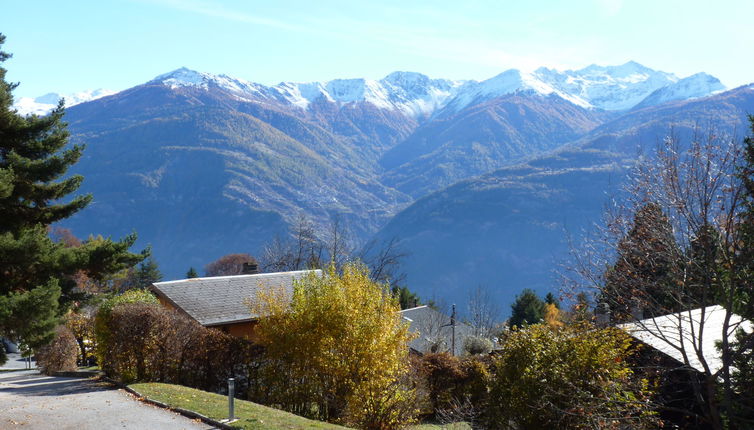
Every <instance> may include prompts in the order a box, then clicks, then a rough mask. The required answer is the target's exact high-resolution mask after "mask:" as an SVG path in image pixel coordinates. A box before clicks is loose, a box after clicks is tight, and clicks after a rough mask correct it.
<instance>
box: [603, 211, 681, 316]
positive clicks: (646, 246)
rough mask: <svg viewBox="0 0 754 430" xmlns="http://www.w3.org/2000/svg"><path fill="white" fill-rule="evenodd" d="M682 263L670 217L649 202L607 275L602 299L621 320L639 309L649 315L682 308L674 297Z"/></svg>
mask: <svg viewBox="0 0 754 430" xmlns="http://www.w3.org/2000/svg"><path fill="white" fill-rule="evenodd" d="M679 262H680V250H679V248H678V245H677V244H676V241H675V237H674V236H673V229H672V227H671V225H670V222H669V221H668V218H667V217H666V216H665V214H664V213H663V212H662V209H661V208H660V206H659V205H657V204H655V203H648V204H645V205H644V206H642V207H640V208H639V210H637V211H636V214H635V215H634V221H633V225H632V226H631V229H630V230H629V232H628V233H627V234H626V236H625V237H624V238H623V239H621V241H620V243H619V244H618V256H617V259H616V262H615V264H614V265H613V267H611V268H610V269H609V270H608V271H607V273H606V275H605V285H604V287H603V289H602V291H601V294H600V298H599V302H600V303H607V304H608V306H609V308H610V312H611V315H612V317H613V318H614V319H615V320H617V321H628V320H631V319H632V318H634V317H636V315H635V313H636V312H637V311H640V312H642V313H643V314H646V315H645V316H656V315H663V314H667V313H672V312H675V311H677V310H679V309H678V302H677V300H676V298H675V297H674V296H673V290H674V287H675V283H676V281H677V280H678V277H679Z"/></svg>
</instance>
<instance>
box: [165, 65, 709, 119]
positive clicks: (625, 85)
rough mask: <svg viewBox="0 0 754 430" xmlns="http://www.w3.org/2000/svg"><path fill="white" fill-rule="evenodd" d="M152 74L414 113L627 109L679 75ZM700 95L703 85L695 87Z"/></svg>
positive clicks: (597, 69)
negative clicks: (519, 106) (251, 78)
mask: <svg viewBox="0 0 754 430" xmlns="http://www.w3.org/2000/svg"><path fill="white" fill-rule="evenodd" d="M155 80H162V82H163V83H165V84H166V85H170V86H171V87H172V86H189V85H190V86H198V87H201V88H205V89H206V88H207V86H208V85H209V83H214V84H216V85H218V86H220V87H223V88H226V89H230V90H231V91H233V92H236V93H239V94H241V93H248V92H254V93H255V94H254V97H259V96H260V95H261V96H267V95H268V94H272V95H273V97H275V98H277V99H278V100H279V101H280V102H283V103H287V104H290V105H294V106H297V107H299V108H301V109H304V110H306V109H308V108H309V106H310V105H311V103H312V102H314V101H315V100H318V99H320V98H323V99H324V100H326V101H329V102H332V103H338V104H349V103H358V102H365V103H370V104H372V105H374V106H376V107H378V108H380V109H387V110H397V111H400V112H403V113H404V114H406V115H410V116H412V117H415V118H418V117H429V116H432V115H434V114H436V113H438V112H439V111H441V110H446V112H451V113H452V112H458V111H460V110H461V109H463V108H465V107H468V106H469V105H472V104H474V103H478V102H482V101H485V100H489V99H492V98H495V97H500V96H503V95H506V94H512V93H516V92H519V91H530V92H532V93H534V94H539V95H557V96H558V97H560V98H563V99H565V100H567V101H569V102H571V103H573V104H575V105H577V106H581V107H583V108H586V109H594V108H597V109H604V110H628V109H631V108H633V107H635V106H637V105H639V104H640V103H642V101H643V100H645V99H647V97H649V96H650V95H651V94H652V93H654V92H655V91H658V90H660V89H662V88H664V87H668V86H671V85H673V84H675V83H677V82H678V81H679V78H678V77H677V76H675V75H674V74H671V73H665V72H662V71H657V70H653V69H650V68H648V67H645V66H643V65H641V64H639V63H637V62H635V61H629V62H627V63H625V64H622V65H618V66H598V65H595V64H592V65H590V66H587V67H584V68H582V69H579V70H565V71H558V70H554V69H548V68H546V67H540V68H539V69H537V70H535V71H534V72H531V73H527V72H522V71H520V70H516V69H510V70H506V71H504V72H502V73H500V74H498V75H497V76H494V77H492V78H490V79H487V80H484V81H481V82H477V81H451V80H446V79H430V78H429V77H427V76H426V75H423V74H421V73H416V72H405V71H396V72H393V73H390V74H389V75H387V76H385V77H384V78H383V79H381V80H379V81H376V80H370V79H363V78H356V79H333V80H330V81H323V82H306V83H296V82H281V83H280V84H277V85H275V86H272V87H264V86H262V85H260V84H252V83H251V82H248V81H243V80H240V79H235V78H230V77H228V76H225V75H219V76H216V75H210V74H206V73H199V72H194V71H191V70H188V69H185V68H183V69H178V70H176V71H174V72H171V73H169V74H166V75H162V76H160V77H158V78H156V79H155ZM696 93H700V95H699V96H702V95H709V94H712V92H709V93H707V94H702V93H704V91H697V92H696Z"/></svg>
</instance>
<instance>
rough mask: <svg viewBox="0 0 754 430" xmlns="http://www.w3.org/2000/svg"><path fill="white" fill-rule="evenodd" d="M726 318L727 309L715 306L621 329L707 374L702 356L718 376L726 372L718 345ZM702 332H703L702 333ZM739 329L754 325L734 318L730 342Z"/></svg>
mask: <svg viewBox="0 0 754 430" xmlns="http://www.w3.org/2000/svg"><path fill="white" fill-rule="evenodd" d="M725 314H726V311H725V308H723V307H722V306H717V305H715V306H708V307H706V308H698V309H692V310H689V311H683V312H678V313H674V314H669V315H663V316H660V317H654V318H647V319H643V320H641V321H636V322H632V323H627V324H621V325H619V326H618V327H619V328H622V329H623V330H626V331H627V332H628V333H629V334H630V335H631V336H633V337H634V338H636V339H638V340H640V341H641V342H643V343H645V344H647V345H649V346H651V347H653V348H654V349H656V350H658V351H661V352H663V353H664V354H666V355H668V356H670V357H672V358H673V359H675V360H676V361H678V362H679V363H683V364H688V365H689V366H691V367H693V368H694V369H696V370H697V371H699V372H702V373H704V366H703V365H702V362H701V360H700V359H699V356H698V355H697V354H698V353H701V356H702V357H703V358H704V361H705V362H706V363H707V365H708V366H709V370H710V372H711V373H712V374H714V373H715V372H717V371H718V370H720V368H722V361H721V353H720V350H719V349H718V348H717V347H716V344H717V343H718V342H720V341H721V340H722V339H723V322H724V319H725ZM702 328H703V331H700V330H701V329H702ZM738 328H743V329H745V330H746V331H747V332H750V331H751V330H752V328H754V324H752V322H751V321H749V320H744V319H743V318H742V317H741V316H739V315H736V314H731V318H730V323H729V327H728V332H727V333H726V334H725V335H726V336H727V337H728V339H729V340H731V341H733V340H734V339H735V338H734V336H735V333H736V330H737V329H738ZM699 333H701V334H702V335H701V336H700V335H699ZM682 351H685V352H686V357H687V358H688V360H686V359H684V354H683V352H682Z"/></svg>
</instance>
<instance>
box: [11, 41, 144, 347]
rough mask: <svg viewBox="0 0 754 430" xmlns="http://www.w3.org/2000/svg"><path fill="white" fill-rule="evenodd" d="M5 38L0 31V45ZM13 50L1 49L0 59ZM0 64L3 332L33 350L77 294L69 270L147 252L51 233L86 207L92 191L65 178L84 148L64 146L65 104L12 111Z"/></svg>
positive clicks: (115, 264) (129, 241)
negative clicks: (34, 111) (41, 111)
mask: <svg viewBox="0 0 754 430" xmlns="http://www.w3.org/2000/svg"><path fill="white" fill-rule="evenodd" d="M4 42H5V36H3V35H2V34H0V48H2V45H3V43H4ZM8 58H10V54H8V53H5V52H3V51H2V50H1V49H0V63H2V62H4V61H5V60H7V59H8ZM5 77H6V70H5V68H3V67H0V335H1V336H5V337H9V338H11V339H13V340H16V341H19V342H21V343H22V344H23V345H25V346H27V347H28V348H31V349H35V348H37V347H39V346H41V345H43V344H44V343H46V342H47V341H48V340H49V339H50V338H51V337H52V334H53V329H54V327H55V325H56V324H57V322H58V321H57V319H58V317H59V315H60V313H61V312H62V311H63V310H64V309H65V308H66V305H67V304H68V303H70V302H71V301H72V300H76V299H81V298H82V293H81V292H78V291H76V288H75V287H76V282H75V279H74V275H75V274H77V273H81V272H83V273H84V274H86V275H87V276H88V277H89V278H91V279H94V280H102V279H104V278H106V277H107V276H109V275H110V274H112V273H115V272H117V271H121V270H123V269H125V268H128V267H131V266H133V265H134V264H137V263H138V262H140V261H141V260H143V259H144V257H145V255H142V254H134V253H131V252H129V251H128V249H129V248H130V247H131V245H133V244H134V242H135V240H136V236H135V235H130V236H128V237H126V238H124V239H123V240H121V241H119V242H114V241H112V240H110V239H103V238H101V237H92V238H90V239H89V240H87V241H85V242H84V243H83V244H82V245H81V246H78V247H67V246H66V245H65V244H64V243H63V242H56V241H53V240H52V239H51V238H50V235H49V228H50V225H51V224H52V223H55V222H57V221H60V220H63V219H65V218H67V217H70V216H71V215H73V214H75V213H76V212H78V211H80V210H81V209H83V208H84V207H86V206H87V205H88V204H89V202H90V201H91V199H92V198H91V196H89V195H79V196H75V197H73V198H69V197H70V196H71V194H72V193H73V192H75V191H76V190H77V189H78V188H79V186H80V185H81V182H82V180H83V178H82V177H81V176H78V175H74V176H69V177H65V174H66V172H67V170H68V168H69V167H70V166H72V165H73V164H75V163H76V162H77V161H78V159H79V157H81V153H82V151H83V147H82V146H80V145H69V144H68V131H67V129H66V124H65V123H64V122H63V121H62V119H63V115H64V109H63V105H62V103H61V104H60V105H59V106H58V107H57V108H56V109H55V110H53V112H52V113H50V114H49V115H47V116H41V117H40V116H37V115H30V116H23V115H20V114H18V112H16V111H15V110H14V109H13V107H12V106H13V96H12V91H13V89H15V88H16V86H17V84H14V83H9V82H7V81H6V79H5Z"/></svg>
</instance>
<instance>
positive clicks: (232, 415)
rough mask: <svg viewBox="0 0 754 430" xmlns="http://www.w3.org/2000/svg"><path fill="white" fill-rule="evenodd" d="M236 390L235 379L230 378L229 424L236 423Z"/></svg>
mask: <svg viewBox="0 0 754 430" xmlns="http://www.w3.org/2000/svg"><path fill="white" fill-rule="evenodd" d="M235 390H236V381H235V380H234V379H233V378H228V422H230V421H235V420H236V417H235V411H234V406H235V405H234V404H233V400H234V394H235Z"/></svg>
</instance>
